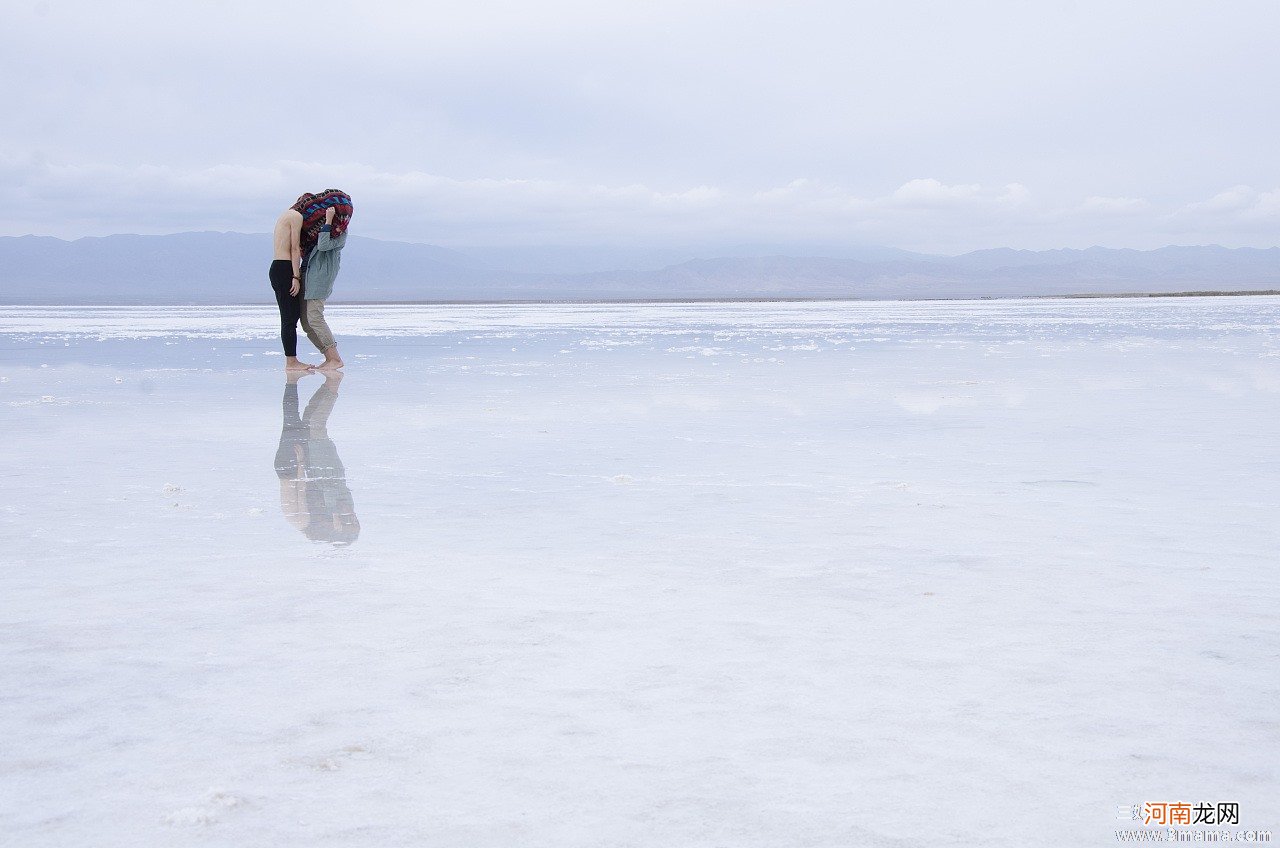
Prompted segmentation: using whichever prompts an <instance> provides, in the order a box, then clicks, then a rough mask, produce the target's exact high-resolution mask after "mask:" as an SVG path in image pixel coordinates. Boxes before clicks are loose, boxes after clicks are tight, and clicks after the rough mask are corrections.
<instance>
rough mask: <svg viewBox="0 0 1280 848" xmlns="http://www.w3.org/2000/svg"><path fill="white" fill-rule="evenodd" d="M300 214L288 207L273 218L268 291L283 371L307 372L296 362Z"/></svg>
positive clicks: (299, 305) (306, 366) (300, 263)
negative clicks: (274, 312) (281, 347)
mask: <svg viewBox="0 0 1280 848" xmlns="http://www.w3.org/2000/svg"><path fill="white" fill-rule="evenodd" d="M309 197H310V195H306V194H304V195H302V196H301V197H299V198H298V200H297V201H296V202H295V204H294V205H295V206H296V205H297V204H298V203H301V202H303V201H304V200H306V199H307V198H309ZM301 237H302V213H301V212H299V211H298V210H297V209H294V208H293V207H290V208H288V209H286V210H284V212H283V213H281V215H280V217H279V218H277V219H276V229H275V233H274V235H273V236H272V238H273V240H274V241H275V259H273V260H272V262H271V270H270V271H269V272H268V277H269V278H270V280H271V289H272V291H274V292H275V293H276V305H277V306H279V307H280V343H281V344H283V345H284V368H285V370H286V371H310V370H311V369H312V367H313V366H311V365H308V364H307V363H305V362H299V361H298V319H299V318H300V317H301V316H302V306H303V304H302V272H301V268H302V247H301V244H300V240H301Z"/></svg>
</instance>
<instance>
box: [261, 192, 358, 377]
mask: <svg viewBox="0 0 1280 848" xmlns="http://www.w3.org/2000/svg"><path fill="white" fill-rule="evenodd" d="M351 213H352V207H351V198H350V197H348V196H347V195H346V194H345V193H343V192H342V191H340V190H338V189H332V188H331V189H327V190H326V191H323V192H321V193H320V194H304V195H302V196H301V197H299V198H298V199H297V201H296V202H295V203H294V204H293V205H292V206H290V207H289V208H288V209H286V210H284V212H283V213H282V214H281V215H280V217H279V218H278V219H277V220H276V227H275V233H274V234H273V236H272V240H273V241H274V243H275V258H274V259H273V260H272V262H271V269H270V271H269V272H268V276H269V277H270V279H271V289H272V291H274V292H275V295H276V305H277V306H278V307H280V342H281V343H282V344H283V345H284V356H285V363H284V367H285V370H286V371H308V370H311V369H312V368H318V369H320V370H321V371H334V370H337V369H338V368H341V367H342V357H340V356H338V344H337V342H336V341H335V340H334V338H333V333H332V331H330V330H329V324H328V323H327V322H326V321H325V320H324V302H325V300H327V299H328V298H329V296H330V295H331V294H332V293H333V281H334V279H335V278H337V276H338V266H339V264H340V263H341V261H342V248H343V247H344V246H346V243H347V225H348V224H350V223H351ZM299 321H301V322H302V329H303V330H304V331H306V334H307V338H309V339H310V340H311V343H312V344H313V345H315V346H316V350H318V351H320V352H321V353H323V354H324V362H321V363H320V364H319V365H308V364H307V363H305V362H300V361H298V322H299Z"/></svg>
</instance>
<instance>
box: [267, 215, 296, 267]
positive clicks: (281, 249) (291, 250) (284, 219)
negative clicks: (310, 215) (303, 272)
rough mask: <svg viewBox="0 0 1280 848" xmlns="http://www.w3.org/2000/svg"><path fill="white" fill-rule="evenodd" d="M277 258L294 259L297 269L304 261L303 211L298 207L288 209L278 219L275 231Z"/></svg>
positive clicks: (294, 265)
mask: <svg viewBox="0 0 1280 848" xmlns="http://www.w3.org/2000/svg"><path fill="white" fill-rule="evenodd" d="M274 238H275V245H276V255H275V258H276V259H289V260H292V261H293V267H294V268H295V269H296V268H297V267H298V265H299V264H300V263H301V262H302V246H301V241H302V213H301V212H299V211H298V210H297V209H286V210H284V211H283V212H281V213H280V217H279V218H277V219H276V231H275V236H274Z"/></svg>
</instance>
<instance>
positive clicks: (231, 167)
mask: <svg viewBox="0 0 1280 848" xmlns="http://www.w3.org/2000/svg"><path fill="white" fill-rule="evenodd" d="M0 178H3V180H4V181H5V183H6V184H7V185H10V186H12V187H13V188H12V192H13V197H14V200H15V202H14V204H12V208H14V209H16V208H21V209H22V210H23V214H24V217H23V219H22V220H21V221H18V220H13V219H10V220H3V219H0V231H3V232H4V233H5V234H12V235H21V234H25V233H27V232H37V233H42V234H51V235H59V236H62V237H77V236H80V235H105V234H108V233H114V232H142V233H155V232H178V231H185V230H232V231H240V232H262V231H265V230H266V229H267V228H268V227H269V226H270V224H271V222H272V221H273V220H274V218H275V216H276V214H277V213H278V212H279V210H280V209H282V208H284V207H285V206H287V205H288V204H289V203H290V202H291V201H292V200H293V198H294V197H296V196H297V194H298V193H300V192H302V191H318V190H320V189H323V188H330V187H337V188H342V189H345V190H347V191H348V192H350V193H351V194H352V196H353V197H354V198H355V201H356V210H357V211H356V225H355V229H354V230H353V232H356V233H358V234H362V235H368V236H373V237H376V238H384V239H397V240H405V241H417V242H426V243H435V244H443V245H467V244H488V245H530V244H548V245H580V244H627V243H631V244H649V245H672V244H690V243H724V242H735V243H748V242H753V241H756V242H762V243H769V244H786V243H806V244H814V243H830V244H841V243H843V244H851V243H853V244H886V245H893V246H899V247H907V248H912V249H918V250H926V251H932V252H942V253H958V252H963V251H966V250H972V249H977V248H982V247H994V246H1012V247H1028V248H1047V247H1060V246H1077V247H1079V246H1088V245H1091V244H1106V245H1110V246H1126V245H1127V246H1137V247H1158V246H1162V245H1164V244H1168V243H1171V242H1175V241H1180V242H1184V243H1185V242H1196V243H1204V242H1219V243H1226V244H1233V243H1234V244H1265V243H1269V242H1267V240H1266V239H1259V238H1258V237H1257V236H1259V235H1261V234H1264V233H1270V232H1271V231H1272V230H1274V228H1275V227H1276V226H1277V223H1278V222H1277V218H1280V190H1276V191H1257V190H1254V189H1252V188H1249V187H1247V186H1235V187H1232V188H1229V189H1226V190H1224V191H1222V192H1218V193H1216V194H1214V195H1212V196H1210V197H1208V198H1206V199H1203V200H1199V201H1195V202H1192V203H1186V204H1183V205H1181V206H1178V207H1169V206H1161V205H1160V204H1156V203H1153V202H1152V201H1150V200H1147V199H1144V198H1136V197H1107V196H1101V195H1090V196H1087V197H1084V198H1082V199H1080V200H1077V201H1075V202H1074V203H1067V204H1061V203H1054V202H1051V201H1048V200H1045V199H1043V198H1040V197H1039V196H1038V195H1036V194H1035V193H1033V192H1032V191H1031V190H1029V189H1028V188H1027V187H1026V186H1025V185H1023V184H1021V183H1017V182H1013V183H1005V184H1003V185H995V186H986V185H983V184H981V183H959V184H947V183H944V182H942V181H940V180H938V179H935V178H930V177H921V178H917V179H913V180H909V181H907V182H905V183H903V184H902V185H900V186H899V187H898V188H896V189H894V190H892V191H890V192H888V193H886V194H882V195H878V196H870V195H863V194H859V193H857V192H854V191H851V190H848V189H846V188H844V187H841V186H839V185H838V184H835V183H831V182H826V181H821V180H817V179H812V178H801V179H795V180H791V181H789V182H787V183H785V184H781V185H776V186H770V187H762V188H758V189H754V190H746V189H734V188H730V187H726V186H715V185H706V184H698V185H692V186H686V187H681V186H663V187H654V186H650V185H646V184H643V183H634V182H633V183H626V184H620V185H609V184H607V183H600V182H591V183H580V182H575V181H572V180H553V179H517V178H491V177H478V178H472V179H463V178H458V177H451V176H445V175H441V174H433V173H429V172H426V171H417V170H405V171H386V170H380V169H378V168H375V167H372V166H369V165H364V164H359V163H342V162H321V161H295V160H285V161H279V162H276V163H274V164H273V165H271V166H259V165H235V164H219V165H211V166H208V167H203V168H190V169H184V168H178V167H173V166H151V165H141V166H135V167H125V166H121V165H113V164H103V163H59V162H51V161H48V160H42V159H36V158H26V159H21V160H19V159H0ZM69 210H70V211H69ZM1269 228H1270V229H1269ZM1242 234H1243V235H1242ZM1251 234H1253V236H1254V237H1252V238H1250V235H1251ZM1272 238H1274V236H1272Z"/></svg>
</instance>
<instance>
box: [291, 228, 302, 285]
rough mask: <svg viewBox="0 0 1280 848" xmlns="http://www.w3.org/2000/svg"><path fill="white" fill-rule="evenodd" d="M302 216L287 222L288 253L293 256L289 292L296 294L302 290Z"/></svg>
mask: <svg viewBox="0 0 1280 848" xmlns="http://www.w3.org/2000/svg"><path fill="white" fill-rule="evenodd" d="M301 218H302V216H301V215H299V216H298V218H297V219H290V222H289V255H290V256H291V257H292V258H293V285H291V286H290V287H289V294H290V295H296V294H297V293H298V292H299V291H301V290H302V220H301Z"/></svg>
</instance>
